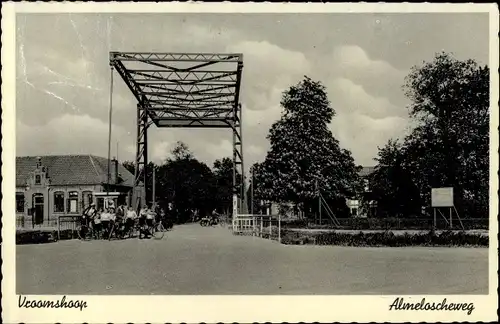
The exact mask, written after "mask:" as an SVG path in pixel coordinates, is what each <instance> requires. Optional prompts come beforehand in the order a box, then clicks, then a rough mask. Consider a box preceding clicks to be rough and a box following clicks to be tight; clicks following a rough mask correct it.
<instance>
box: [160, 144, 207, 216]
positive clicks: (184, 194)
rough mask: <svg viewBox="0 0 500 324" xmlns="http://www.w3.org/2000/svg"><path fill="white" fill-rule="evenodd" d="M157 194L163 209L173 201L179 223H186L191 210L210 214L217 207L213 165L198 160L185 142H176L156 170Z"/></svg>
mask: <svg viewBox="0 0 500 324" xmlns="http://www.w3.org/2000/svg"><path fill="white" fill-rule="evenodd" d="M157 170H158V171H157V193H158V195H159V197H158V200H159V202H160V205H161V206H163V207H164V208H166V207H167V205H168V203H173V207H174V211H173V215H174V216H175V218H176V220H177V221H178V222H181V223H182V222H186V221H188V220H189V218H190V217H191V211H192V210H198V211H199V212H200V214H202V215H203V214H207V213H209V212H210V211H211V210H212V209H214V208H215V206H216V202H215V197H216V195H215V178H214V175H213V173H212V171H211V170H210V168H209V167H208V166H207V165H206V164H205V163H202V162H200V161H198V160H196V159H195V158H194V156H193V154H192V153H191V152H190V151H189V149H188V147H187V145H186V144H184V143H181V142H179V143H177V145H176V147H175V148H174V149H173V150H172V157H170V158H168V159H167V160H166V162H165V164H163V165H162V166H160V167H159V168H158V169H157Z"/></svg>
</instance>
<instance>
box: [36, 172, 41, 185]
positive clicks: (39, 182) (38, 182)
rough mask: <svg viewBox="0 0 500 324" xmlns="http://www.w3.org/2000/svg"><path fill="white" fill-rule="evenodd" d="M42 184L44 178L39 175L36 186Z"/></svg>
mask: <svg viewBox="0 0 500 324" xmlns="http://www.w3.org/2000/svg"><path fill="white" fill-rule="evenodd" d="M41 183H42V177H41V176H40V175H39V174H37V175H36V176H35V184H37V185H39V184H41Z"/></svg>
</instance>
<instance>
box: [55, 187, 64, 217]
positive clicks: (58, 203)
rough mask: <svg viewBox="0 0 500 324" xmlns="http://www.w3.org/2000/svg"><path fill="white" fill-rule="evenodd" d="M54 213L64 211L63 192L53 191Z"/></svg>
mask: <svg viewBox="0 0 500 324" xmlns="http://www.w3.org/2000/svg"><path fill="white" fill-rule="evenodd" d="M54 213H64V192H62V191H57V192H54Z"/></svg>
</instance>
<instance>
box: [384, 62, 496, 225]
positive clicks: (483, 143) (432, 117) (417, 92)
mask: <svg viewBox="0 0 500 324" xmlns="http://www.w3.org/2000/svg"><path fill="white" fill-rule="evenodd" d="M403 89H404V90H405V93H406V95H407V97H408V98H409V99H410V100H411V105H410V106H409V114H410V117H411V118H412V119H413V121H414V123H415V124H416V127H415V128H414V129H413V130H412V131H411V133H410V134H409V135H408V136H406V137H405V138H404V139H403V142H402V145H401V147H400V148H398V156H399V159H400V161H401V162H400V164H398V165H392V166H390V167H388V168H390V169H391V170H392V172H396V171H395V170H396V169H397V168H402V169H404V170H405V172H406V174H408V173H409V177H410V178H411V182H412V183H413V184H414V185H415V186H416V188H417V192H418V198H419V199H420V202H421V204H422V206H430V196H431V188H435V187H448V186H450V187H453V188H454V195H455V197H454V201H455V205H456V207H457V209H458V210H459V211H460V212H461V214H462V215H467V216H471V217H487V216H488V198H489V192H488V190H489V181H488V179H489V68H488V67H487V66H484V67H481V66H479V65H478V64H477V63H476V62H474V61H473V60H465V61H460V60H457V59H456V58H454V57H453V56H452V55H451V54H447V53H439V54H437V55H436V56H435V58H434V60H433V61H431V62H424V63H423V64H422V65H421V66H415V67H413V68H412V69H411V72H410V74H409V75H408V76H407V78H406V80H405V84H404V86H403ZM387 154H388V151H383V150H381V152H380V153H379V156H385V155H387ZM381 164H382V163H381V162H380V161H379V167H381ZM386 180H387V183H386V184H385V185H384V184H383V183H382V182H381V181H380V182H379V183H378V185H380V188H385V189H386V190H387V191H388V192H392V190H391V188H398V182H400V181H401V178H400V177H396V176H394V177H386ZM400 190H401V189H400ZM392 195H393V200H394V201H395V200H396V192H392ZM413 195H415V192H413Z"/></svg>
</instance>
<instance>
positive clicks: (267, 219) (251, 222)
mask: <svg viewBox="0 0 500 324" xmlns="http://www.w3.org/2000/svg"><path fill="white" fill-rule="evenodd" d="M232 231H233V234H235V235H251V236H257V237H262V238H266V239H270V240H275V241H278V242H281V216H280V215H252V214H239V215H236V216H235V217H233V221H232Z"/></svg>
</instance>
